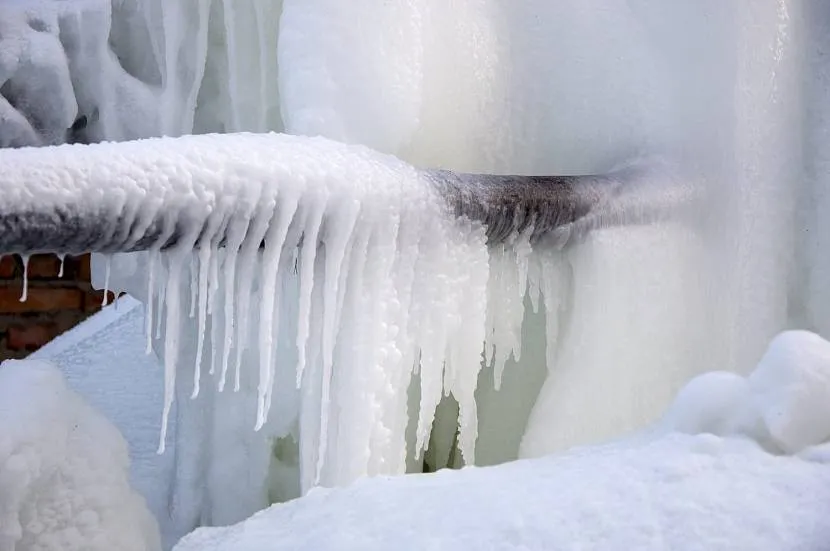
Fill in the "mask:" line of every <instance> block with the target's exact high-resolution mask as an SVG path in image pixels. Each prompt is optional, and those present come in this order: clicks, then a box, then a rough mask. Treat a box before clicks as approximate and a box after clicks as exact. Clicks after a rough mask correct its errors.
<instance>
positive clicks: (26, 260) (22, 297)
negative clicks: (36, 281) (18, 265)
mask: <svg viewBox="0 0 830 551" xmlns="http://www.w3.org/2000/svg"><path fill="white" fill-rule="evenodd" d="M29 258H30V257H29V255H28V254H23V255H20V260H21V262H23V291H22V292H21V294H20V302H26V300H27V299H28V298H29Z"/></svg>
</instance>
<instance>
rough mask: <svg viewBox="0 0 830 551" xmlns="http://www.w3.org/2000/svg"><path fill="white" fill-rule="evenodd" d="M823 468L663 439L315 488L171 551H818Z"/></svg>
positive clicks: (829, 483)
mask: <svg viewBox="0 0 830 551" xmlns="http://www.w3.org/2000/svg"><path fill="white" fill-rule="evenodd" d="M828 503H830V465H827V464H820V463H811V462H807V461H804V460H801V459H797V458H792V457H776V456H773V455H770V454H768V453H766V452H764V451H763V450H761V449H760V448H758V447H757V446H756V445H754V444H753V443H750V442H745V441H738V440H729V439H722V438H719V437H715V436H711V435H700V436H686V435H668V436H665V437H663V438H661V439H659V440H656V441H652V442H648V443H644V444H640V443H637V442H630V441H629V442H623V443H619V444H613V445H607V446H600V447H593V448H584V449H581V450H577V451H573V452H570V453H567V454H564V455H559V456H553V457H549V458H543V459H535V460H523V461H518V462H515V463H509V464H505V465H501V466H498V467H486V468H466V469H463V470H462V471H441V472H439V473H436V474H431V475H411V476H407V477H403V478H395V479H388V478H375V479H369V480H363V481H360V482H358V483H356V484H354V485H352V486H350V487H348V488H344V489H337V490H315V491H314V492H312V493H311V494H309V495H308V496H306V497H304V498H301V499H299V500H297V501H293V502H290V503H286V504H282V505H275V506H273V507H271V508H270V509H268V510H266V511H264V512H262V513H259V514H257V515H255V516H254V517H252V518H251V519H249V520H248V521H246V522H244V523H241V524H238V525H236V526H232V527H228V528H203V529H200V530H197V531H196V532H194V533H193V534H191V535H189V536H187V537H185V538H184V539H183V540H182V541H181V542H180V543H179V544H178V545H177V546H176V547H175V548H174V549H175V550H176V551H189V550H193V551H196V550H199V551H248V550H250V551H253V550H256V551H266V550H268V551H270V550H277V549H292V550H308V551H326V550H335V549H337V550H341V551H343V550H351V549H353V550H358V549H359V550H366V551H370V550H377V551H380V550H387V549H401V550H406V549H412V550H415V549H491V550H517V551H518V550H523V551H531V550H540V551H541V550H550V549H592V550H604V549H607V550H618V549H638V550H654V551H663V550H666V549H673V550H677V551H698V550H699V551H717V550H723V551H727V550H728V551H734V550H736V549H746V550H749V549H765V550H777V551H783V550H792V551H796V550H801V549H822V548H823V547H824V546H825V545H826V544H827V542H828V541H830V522H828V511H830V509H828Z"/></svg>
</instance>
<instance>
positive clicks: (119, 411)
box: [29, 295, 189, 549]
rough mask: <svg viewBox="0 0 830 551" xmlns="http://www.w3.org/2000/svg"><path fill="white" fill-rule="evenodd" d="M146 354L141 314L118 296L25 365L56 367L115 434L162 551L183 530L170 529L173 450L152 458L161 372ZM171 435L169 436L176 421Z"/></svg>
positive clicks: (137, 305) (159, 407) (134, 302)
mask: <svg viewBox="0 0 830 551" xmlns="http://www.w3.org/2000/svg"><path fill="white" fill-rule="evenodd" d="M145 348H146V344H145V339H144V307H143V305H142V303H141V302H139V301H138V300H136V299H134V298H132V297H130V296H127V295H125V296H122V297H121V298H119V299H118V300H117V302H115V303H114V304H112V305H110V306H107V307H106V308H104V309H103V310H102V311H101V312H99V313H97V314H95V315H93V316H92V317H90V318H89V319H87V320H86V321H84V322H83V323H81V324H80V325H78V326H77V327H74V328H73V329H72V330H70V331H68V332H66V333H64V334H62V335H60V336H59V337H57V338H56V339H54V340H53V341H51V342H50V343H48V344H47V345H46V346H44V347H43V348H41V349H39V350H38V351H37V352H35V353H33V354H32V355H31V356H29V359H32V360H46V361H49V362H50V363H52V364H54V365H55V366H57V367H58V368H59V369H60V370H61V372H62V373H63V375H64V377H65V379H66V383H67V385H68V386H69V387H70V388H71V389H72V390H74V391H75V392H77V393H78V394H79V395H81V396H82V397H83V398H84V400H85V401H86V402H87V403H88V404H89V405H90V406H92V407H93V408H95V410H96V411H98V412H100V413H101V414H102V415H104V416H105V417H106V418H107V419H108V420H109V421H110V422H111V423H112V424H113V425H114V426H115V427H116V428H117V429H118V431H119V432H120V433H121V435H122V436H123V438H124V440H125V441H126V442H127V445H128V448H129V457H130V484H131V486H132V487H133V488H135V490H136V492H138V493H140V494H141V495H142V496H144V499H145V500H146V502H147V507H148V508H149V510H150V512H152V513H153V516H154V517H155V518H156V520H157V521H158V524H159V529H160V531H161V536H162V544H163V548H164V549H169V548H170V547H171V546H172V545H173V543H175V542H176V541H177V540H178V539H179V538H180V537H181V536H182V535H184V533H185V532H186V531H187V528H183V529H177V527H176V526H175V524H174V522H173V518H174V516H173V514H172V512H171V501H170V489H171V488H172V487H173V478H174V475H175V472H174V467H175V457H176V450H175V446H173V447H172V449H170V450H169V453H167V454H164V455H159V454H157V453H156V448H157V446H158V434H159V426H160V422H161V410H162V405H163V401H164V370H163V368H162V365H161V363H160V362H159V360H158V358H157V357H156V355H155V354H147V353H146V351H145ZM170 432H171V433H172V434H175V433H176V425H175V420H173V421H172V422H171V426H170ZM188 528H189V527H188Z"/></svg>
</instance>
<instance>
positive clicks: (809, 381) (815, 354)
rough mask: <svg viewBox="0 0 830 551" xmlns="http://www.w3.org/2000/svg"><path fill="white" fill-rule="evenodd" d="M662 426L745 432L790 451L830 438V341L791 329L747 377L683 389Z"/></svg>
mask: <svg viewBox="0 0 830 551" xmlns="http://www.w3.org/2000/svg"><path fill="white" fill-rule="evenodd" d="M661 429H662V430H665V431H677V432H683V433H688V434H699V433H711V434H716V435H720V436H744V437H748V438H751V439H753V440H756V441H757V442H759V443H760V444H762V445H763V446H764V447H766V448H767V449H770V450H772V451H777V452H783V453H788V454H795V453H799V452H801V451H803V450H804V449H806V448H809V447H812V446H817V445H819V444H822V443H824V442H827V441H828V440H830V342H828V341H827V340H825V339H823V338H822V337H820V336H819V335H816V334H815V333H811V332H809V331H786V332H784V333H781V334H779V335H778V336H777V337H775V338H774V339H773V340H772V342H771V343H770V344H769V347H768V348H767V351H766V353H765V354H764V356H763V357H762V358H761V361H760V362H759V363H758V366H757V367H756V368H755V370H754V371H753V372H752V373H751V374H750V375H749V376H748V377H741V376H740V375H736V374H734V373H725V372H711V373H705V374H703V375H700V376H698V377H695V378H694V379H692V380H691V381H690V382H689V383H688V384H687V385H686V386H685V387H684V388H683V389H682V390H681V391H680V392H679V393H678V395H677V398H675V400H674V403H673V404H672V405H671V407H670V408H669V410H668V412H667V413H666V415H665V417H664V418H663V422H662V423H661Z"/></svg>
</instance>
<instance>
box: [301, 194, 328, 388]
mask: <svg viewBox="0 0 830 551" xmlns="http://www.w3.org/2000/svg"><path fill="white" fill-rule="evenodd" d="M325 208H326V202H325V200H318V201H316V202H315V203H314V205H313V206H312V212H311V214H310V215H309V217H308V220H307V223H306V225H305V232H304V233H303V250H302V251H301V252H300V310H299V317H298V323H297V355H298V356H297V387H298V388H299V386H300V385H301V384H302V381H303V371H304V370H305V364H306V350H305V345H306V341H307V340H308V334H309V330H310V324H311V320H310V317H309V316H310V313H311V292H312V290H313V288H314V260H315V258H316V257H317V236H318V235H319V233H320V223H321V222H322V219H323V212H324V211H325Z"/></svg>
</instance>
